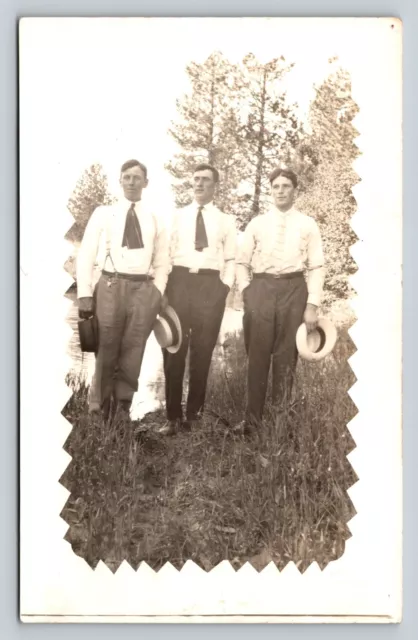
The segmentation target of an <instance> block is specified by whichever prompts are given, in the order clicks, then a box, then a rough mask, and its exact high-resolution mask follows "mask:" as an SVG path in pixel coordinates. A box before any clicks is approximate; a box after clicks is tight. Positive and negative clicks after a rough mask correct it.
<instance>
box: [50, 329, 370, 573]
mask: <svg viewBox="0 0 418 640" xmlns="http://www.w3.org/2000/svg"><path fill="white" fill-rule="evenodd" d="M353 352H354V348H353V346H352V343H351V340H350V338H349V336H348V334H347V331H346V330H342V331H341V332H340V338H339V342H338V344H337V346H336V349H335V351H334V354H333V355H331V356H329V357H328V358H326V359H325V360H324V361H322V362H321V363H317V364H309V363H306V362H300V363H299V365H298V372H297V389H296V396H297V397H296V403H295V404H294V406H293V409H291V410H290V411H289V414H288V415H287V416H286V417H285V419H282V420H281V421H280V422H276V421H275V419H274V416H273V415H272V412H271V410H270V409H269V408H267V416H266V417H267V419H266V424H265V426H264V429H263V430H262V432H261V433H260V437H259V439H256V440H255V441H251V442H249V441H245V440H244V439H241V438H236V437H232V435H231V433H230V431H229V429H228V424H235V423H236V422H237V421H239V420H240V419H242V417H243V409H244V404H245V381H246V380H245V372H246V360H245V353H244V348H243V343H242V338H241V337H238V338H232V339H231V344H230V347H229V349H228V357H227V360H226V364H225V367H224V368H222V369H221V370H218V371H217V372H216V375H215V374H214V375H212V376H211V378H210V381H209V386H208V395H207V406H206V413H205V416H204V419H203V421H202V424H201V426H200V427H199V429H198V430H196V431H195V432H193V433H191V434H190V433H187V434H178V435H177V436H175V437H173V438H170V439H164V438H163V437H162V436H159V435H158V433H157V432H156V429H157V428H158V427H159V426H161V425H162V424H163V423H164V421H165V418H164V415H163V414H162V413H161V412H156V413H154V414H149V415H147V416H146V417H145V418H144V419H143V420H142V421H141V423H140V424H135V423H133V424H129V423H127V422H126V421H124V420H121V419H118V418H116V420H115V422H114V423H113V424H112V425H111V426H109V425H107V424H104V423H103V422H102V421H100V420H97V421H96V422H95V423H92V422H91V419H89V417H88V415H87V405H86V401H87V392H88V389H87V387H86V385H85V383H84V382H83V380H80V379H77V378H75V377H74V376H71V375H69V376H68V383H69V384H70V385H71V386H72V388H73V390H74V394H73V396H72V398H71V399H70V401H69V403H68V404H67V406H66V407H65V410H64V411H63V413H64V415H65V417H66V418H68V420H70V422H71V423H72V424H73V429H72V431H71V434H70V436H69V438H68V441H67V443H66V445H65V448H66V450H67V451H68V453H69V454H70V455H71V456H72V458H73V459H72V461H71V463H70V465H69V467H68V468H67V470H66V472H65V473H64V475H63V477H62V478H61V482H62V484H63V485H64V486H65V487H66V488H67V489H68V490H69V491H71V495H70V497H69V500H68V502H67V504H66V506H65V508H64V509H63V512H62V514H61V515H62V517H63V518H64V519H65V521H66V522H67V523H68V524H69V525H70V528H69V530H68V532H67V535H66V539H67V540H68V541H69V542H70V543H71V545H72V547H73V549H74V551H75V553H77V554H78V555H80V556H82V557H83V558H84V559H85V560H86V561H87V562H88V563H89V564H90V566H92V567H95V566H96V565H97V563H98V562H99V560H103V561H105V562H106V564H107V565H108V566H109V567H110V568H111V569H112V570H113V571H115V570H116V569H117V568H118V566H119V565H120V563H121V562H122V561H123V560H124V559H126V560H127V561H128V562H129V563H130V564H131V565H132V566H133V567H134V568H135V569H136V568H137V567H138V565H139V564H140V562H141V561H146V562H147V563H148V564H149V565H150V566H151V567H152V568H154V569H155V570H158V569H159V568H160V567H161V566H162V565H163V564H164V563H165V562H166V561H170V562H171V563H172V564H173V565H174V566H175V567H177V568H181V567H182V566H183V564H184V562H185V561H186V560H187V559H192V560H193V561H194V562H196V563H197V564H199V565H200V566H201V567H202V568H204V569H205V570H210V569H211V568H212V567H214V566H215V565H216V564H218V563H219V562H220V561H221V560H224V559H228V560H230V561H231V562H232V564H233V566H235V567H236V568H239V567H240V566H241V565H242V564H243V563H244V562H246V561H249V562H251V563H252V564H253V566H254V567H255V568H256V569H258V570H259V569H261V568H263V567H264V566H265V565H266V564H267V563H268V562H269V561H271V560H273V561H274V562H275V563H276V564H277V566H278V567H279V569H281V568H283V567H284V566H285V565H286V564H287V563H288V562H289V561H290V560H292V561H294V562H295V563H296V564H297V566H298V567H299V569H300V570H301V571H304V570H305V569H306V568H307V567H308V566H309V564H310V563H311V562H312V561H317V562H318V563H319V565H320V566H321V567H322V568H323V567H324V566H326V564H327V563H328V562H329V561H331V560H335V559H337V558H339V557H340V556H341V555H342V553H343V552H344V545H345V540H346V539H347V538H348V537H350V533H349V530H348V527H347V524H346V523H347V521H348V520H349V519H350V518H351V517H352V516H353V515H354V513H355V512H354V509H353V506H352V504H351V501H350V499H349V497H348V495H347V493H346V490H347V488H348V487H350V486H351V485H352V484H353V483H354V482H356V480H357V478H356V476H355V474H354V472H353V470H352V468H351V466H350V464H349V462H348V460H347V458H346V455H347V453H349V451H351V450H352V449H353V448H354V446H355V444H354V442H353V441H352V439H351V437H350V434H349V432H348V430H347V428H346V424H347V422H349V421H350V419H351V418H352V417H353V416H354V415H355V413H356V409H355V407H354V405H353V403H352V402H351V400H350V399H349V397H348V395H347V389H349V388H350V387H351V385H352V384H353V383H354V381H355V379H354V375H353V374H352V372H351V369H350V368H349V365H348V364H347V362H346V361H347V358H348V357H349V356H350V355H351V354H352V353H353Z"/></svg>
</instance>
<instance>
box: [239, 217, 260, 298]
mask: <svg viewBox="0 0 418 640" xmlns="http://www.w3.org/2000/svg"><path fill="white" fill-rule="evenodd" d="M255 220H256V219H255V218H254V220H251V222H249V223H248V225H247V227H246V229H245V231H244V233H243V236H242V240H241V244H240V246H239V248H238V252H237V259H236V274H237V283H238V289H239V291H240V293H242V291H243V290H244V289H245V287H247V286H248V285H249V284H250V282H251V275H250V269H251V260H252V256H253V252H254V249H255V239H254V226H255V224H256V221H255Z"/></svg>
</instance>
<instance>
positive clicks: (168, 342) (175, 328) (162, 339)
mask: <svg viewBox="0 0 418 640" xmlns="http://www.w3.org/2000/svg"><path fill="white" fill-rule="evenodd" d="M153 331H154V335H155V338H156V340H157V342H158V344H159V345H160V347H161V348H162V349H167V351H169V352H170V353H177V351H178V350H179V349H180V347H181V343H182V341H183V334H182V331H181V324H180V320H179V317H178V315H177V313H176V312H175V311H174V309H173V307H170V306H167V307H166V308H165V309H164V311H161V313H160V314H159V316H158V318H157V319H156V321H155V323H154V327H153Z"/></svg>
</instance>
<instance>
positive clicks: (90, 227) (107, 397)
mask: <svg viewBox="0 0 418 640" xmlns="http://www.w3.org/2000/svg"><path fill="white" fill-rule="evenodd" d="M120 184H121V187H122V189H123V197H122V198H121V199H120V200H119V201H118V202H116V203H115V204H112V205H110V206H99V207H97V208H96V209H95V211H94V212H93V214H92V216H91V218H90V219H89V222H88V224H87V227H86V230H85V233H84V237H83V240H82V243H81V246H80V250H79V253H78V256H77V297H78V304H79V316H80V318H88V317H90V316H92V315H93V313H95V314H96V316H97V320H98V324H99V349H98V353H97V354H96V366H95V372H94V376H93V380H92V384H91V388H90V395H89V411H90V412H100V411H103V414H104V417H105V418H107V417H108V416H109V411H110V408H111V400H112V398H113V401H114V402H113V406H114V408H115V409H117V408H118V407H119V408H120V409H121V410H122V411H123V412H124V413H125V414H126V415H127V416H129V411H130V407H131V403H132V398H133V395H134V393H135V391H137V389H138V378H139V374H140V371H141V364H142V358H143V355H144V350H145V345H146V342H147V339H148V337H149V334H150V332H151V330H152V327H153V324H154V321H155V319H156V317H157V315H158V312H159V310H160V307H161V302H162V296H163V294H164V290H165V286H166V283H167V277H168V270H169V256H168V242H167V234H166V231H165V229H164V228H163V227H162V225H161V223H160V222H159V221H158V219H157V218H156V216H155V215H154V213H153V212H151V211H149V210H148V209H147V208H146V207H145V206H144V205H143V203H142V202H141V195H142V190H143V189H144V188H145V187H146V186H147V184H148V178H147V168H146V167H145V165H143V164H142V163H141V162H139V161H138V160H128V161H127V162H125V163H124V164H123V166H122V167H121V173H120ZM96 261H97V262H98V264H99V265H100V267H101V268H102V273H101V276H100V279H99V281H98V283H97V285H96V286H94V283H93V270H94V265H95V263H96Z"/></svg>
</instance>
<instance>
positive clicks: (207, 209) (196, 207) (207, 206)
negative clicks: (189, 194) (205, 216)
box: [192, 200, 215, 211]
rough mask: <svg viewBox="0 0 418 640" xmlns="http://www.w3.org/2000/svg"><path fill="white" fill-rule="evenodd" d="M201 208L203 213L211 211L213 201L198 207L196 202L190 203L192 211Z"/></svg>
mask: <svg viewBox="0 0 418 640" xmlns="http://www.w3.org/2000/svg"><path fill="white" fill-rule="evenodd" d="M200 206H201V207H203V211H210V210H211V209H213V208H214V207H215V205H214V204H213V200H211V201H210V202H207V203H206V204H202V205H200V204H199V203H198V202H196V200H193V203H192V207H193V209H194V210H196V211H197V210H198V209H199V207H200Z"/></svg>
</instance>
